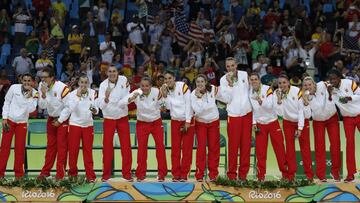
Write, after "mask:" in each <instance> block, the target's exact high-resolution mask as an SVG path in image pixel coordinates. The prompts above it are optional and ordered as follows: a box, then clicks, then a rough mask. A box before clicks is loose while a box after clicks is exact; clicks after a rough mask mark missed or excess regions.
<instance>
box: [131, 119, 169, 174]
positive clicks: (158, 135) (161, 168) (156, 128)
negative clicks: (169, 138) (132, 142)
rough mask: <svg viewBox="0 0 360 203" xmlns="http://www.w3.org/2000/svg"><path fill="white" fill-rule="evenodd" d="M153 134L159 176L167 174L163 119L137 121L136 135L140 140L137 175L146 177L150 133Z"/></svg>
mask: <svg viewBox="0 0 360 203" xmlns="http://www.w3.org/2000/svg"><path fill="white" fill-rule="evenodd" d="M150 133H151V134H152V136H153V138H154V141H155V147H156V159H157V162H158V176H159V177H165V176H166V175H167V170H168V169H167V164H166V154H165V146H164V129H163V125H162V121H161V119H158V120H156V121H153V122H143V121H137V122H136V137H137V140H138V145H139V148H138V151H137V168H136V177H137V178H145V177H146V169H147V163H146V162H147V150H148V140H149V135H150Z"/></svg>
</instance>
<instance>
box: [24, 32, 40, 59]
mask: <svg viewBox="0 0 360 203" xmlns="http://www.w3.org/2000/svg"><path fill="white" fill-rule="evenodd" d="M39 48H40V41H39V38H38V36H37V35H36V32H35V30H33V31H32V32H31V34H30V36H29V37H28V38H27V39H26V42H25V49H26V50H27V51H28V52H29V53H30V54H32V55H33V56H37V53H38V52H39Z"/></svg>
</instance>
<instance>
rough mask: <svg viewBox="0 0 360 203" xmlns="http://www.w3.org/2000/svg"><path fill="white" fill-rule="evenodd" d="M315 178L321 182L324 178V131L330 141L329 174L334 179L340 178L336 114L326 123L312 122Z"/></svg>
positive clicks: (338, 129)
mask: <svg viewBox="0 0 360 203" xmlns="http://www.w3.org/2000/svg"><path fill="white" fill-rule="evenodd" d="M313 129H314V138H315V140H314V142H315V143H314V144H315V161H316V176H317V177H318V178H319V179H320V180H321V179H325V178H326V144H325V129H326V130H327V133H328V136H329V141H330V153H331V163H332V165H331V174H332V175H333V177H334V178H336V179H338V178H340V168H341V157H340V127H339V118H338V115H337V113H335V115H334V116H332V117H331V118H329V119H328V120H326V121H316V120H313Z"/></svg>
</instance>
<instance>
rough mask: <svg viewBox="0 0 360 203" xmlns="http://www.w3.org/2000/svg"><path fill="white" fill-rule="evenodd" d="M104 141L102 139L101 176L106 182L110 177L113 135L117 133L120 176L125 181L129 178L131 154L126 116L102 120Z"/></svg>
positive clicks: (112, 158)
mask: <svg viewBox="0 0 360 203" xmlns="http://www.w3.org/2000/svg"><path fill="white" fill-rule="evenodd" d="M103 127H104V139H103V175H102V178H103V179H104V180H107V179H109V178H110V177H111V168H112V167H111V166H112V162H113V160H114V134H115V130H116V131H117V133H118V136H119V141H120V150H121V157H122V164H121V165H122V170H121V171H122V176H123V178H125V179H130V178H131V164H132V152H131V142H130V127H129V118H128V117H127V116H125V117H122V118H120V119H117V120H113V119H106V118H105V119H104V123H103Z"/></svg>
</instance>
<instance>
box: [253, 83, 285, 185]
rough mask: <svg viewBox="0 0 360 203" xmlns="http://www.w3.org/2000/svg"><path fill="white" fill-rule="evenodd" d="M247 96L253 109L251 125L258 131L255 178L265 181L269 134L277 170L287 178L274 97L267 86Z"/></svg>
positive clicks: (281, 136)
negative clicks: (259, 100) (259, 99)
mask: <svg viewBox="0 0 360 203" xmlns="http://www.w3.org/2000/svg"><path fill="white" fill-rule="evenodd" d="M249 94H250V102H251V105H252V107H253V125H256V126H257V128H258V129H259V130H260V131H259V132H258V133H257V134H256V137H255V138H256V139H255V147H256V159H257V160H258V162H257V169H258V171H257V177H258V179H259V180H264V179H265V174H266V156H267V149H268V138H269V134H270V139H271V143H272V145H273V148H274V151H275V155H276V160H277V162H278V166H279V169H280V171H281V173H282V176H283V177H287V166H286V156H285V147H284V137H283V134H282V131H281V128H280V125H279V122H278V116H277V113H276V107H275V105H276V96H273V91H272V89H271V87H269V86H267V85H261V87H260V89H259V90H258V91H254V90H253V89H252V88H251V89H250V93H249ZM256 97H260V98H261V101H262V102H261V104H259V102H258V101H257V100H256Z"/></svg>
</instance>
